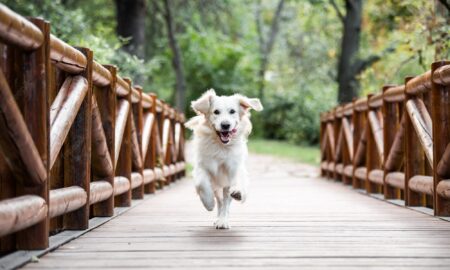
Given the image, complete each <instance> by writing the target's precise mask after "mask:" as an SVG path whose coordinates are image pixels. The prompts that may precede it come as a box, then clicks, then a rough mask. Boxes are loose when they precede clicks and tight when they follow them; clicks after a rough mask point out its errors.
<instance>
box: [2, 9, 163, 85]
mask: <svg viewBox="0 0 450 270" xmlns="http://www.w3.org/2000/svg"><path fill="white" fill-rule="evenodd" d="M4 3H5V5H7V6H8V7H10V8H11V9H13V10H14V11H16V12H18V13H19V14H21V15H24V16H33V17H42V18H45V19H46V20H48V21H50V23H51V33H52V34H54V35H55V36H57V37H58V38H60V39H62V40H63V41H65V42H67V43H69V44H71V45H73V46H80V47H88V48H90V49H91V50H93V51H94V58H95V59H96V60H97V61H99V62H100V63H104V64H114V65H117V66H118V67H120V71H119V72H120V74H121V75H122V76H123V77H131V78H135V77H137V76H145V75H146V74H148V73H149V72H151V71H152V69H153V68H154V67H155V66H157V65H156V63H155V62H154V61H147V62H146V61H144V60H142V59H138V58H137V57H136V56H134V55H130V54H129V53H127V52H125V51H123V50H120V47H121V46H122V45H123V44H124V43H125V42H126V40H121V39H120V38H119V37H118V36H117V35H116V33H115V27H116V21H115V8H114V2H112V1H107V0H95V1H88V0H79V1H61V0H40V1H24V0H6V1H4Z"/></svg>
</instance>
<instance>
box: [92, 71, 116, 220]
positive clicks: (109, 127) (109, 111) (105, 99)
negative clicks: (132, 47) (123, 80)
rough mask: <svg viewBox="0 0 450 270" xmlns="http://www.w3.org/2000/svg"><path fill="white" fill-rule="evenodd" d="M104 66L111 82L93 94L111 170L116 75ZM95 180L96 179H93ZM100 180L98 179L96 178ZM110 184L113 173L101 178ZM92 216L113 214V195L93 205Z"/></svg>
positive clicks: (112, 183) (95, 89)
mask: <svg viewBox="0 0 450 270" xmlns="http://www.w3.org/2000/svg"><path fill="white" fill-rule="evenodd" d="M105 68H106V69H107V70H108V71H109V72H110V73H111V83H110V84H109V85H108V86H105V87H101V88H100V87H94V94H95V97H96V99H97V104H98V108H99V111H100V115H101V118H102V126H103V131H104V132H105V137H106V143H107V145H108V149H109V154H110V156H111V160H112V161H113V162H112V165H113V172H114V171H115V164H114V163H115V162H114V160H115V157H114V153H115V151H114V139H115V138H114V134H115V132H114V130H115V119H116V76H117V74H116V73H117V68H116V67H114V66H110V65H105ZM94 180H97V179H94ZM98 180H100V179H98ZM101 180H105V181H107V182H108V183H110V184H111V186H112V187H113V189H114V174H113V175H111V176H110V177H107V178H106V179H105V178H102V179H101ZM92 210H93V216H96V217H108V216H112V215H114V195H111V197H109V198H108V199H107V200H105V201H103V202H99V203H97V204H94V205H93V209H92Z"/></svg>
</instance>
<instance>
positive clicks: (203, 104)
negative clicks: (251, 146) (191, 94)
mask: <svg viewBox="0 0 450 270" xmlns="http://www.w3.org/2000/svg"><path fill="white" fill-rule="evenodd" d="M191 106H192V109H194V111H195V112H196V113H197V114H203V115H204V116H205V119H206V121H208V122H209V124H210V125H211V127H212V128H213V129H214V130H215V132H216V133H217V136H218V137H219V139H220V141H221V142H222V143H223V144H228V143H229V142H230V141H231V138H232V137H233V136H234V135H235V134H236V133H237V132H238V130H239V123H240V122H241V120H242V118H243V117H244V116H246V115H247V114H248V112H249V111H250V109H253V110H255V111H261V110H262V109H263V107H262V105H261V102H260V101H259V99H257V98H248V97H246V96H243V95H240V94H234V95H232V96H217V95H216V92H215V91H214V89H210V90H208V91H206V92H205V93H204V94H203V95H202V96H201V97H200V98H199V99H197V100H195V101H193V102H192V104H191Z"/></svg>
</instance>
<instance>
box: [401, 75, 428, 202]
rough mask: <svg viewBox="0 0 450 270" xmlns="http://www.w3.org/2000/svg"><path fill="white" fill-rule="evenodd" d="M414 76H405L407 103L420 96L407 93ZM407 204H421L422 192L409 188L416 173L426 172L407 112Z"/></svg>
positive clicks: (422, 156) (419, 146)
mask: <svg viewBox="0 0 450 270" xmlns="http://www.w3.org/2000/svg"><path fill="white" fill-rule="evenodd" d="M412 78H413V77H406V78H405V97H406V98H405V104H406V102H408V100H411V99H414V98H418V97H417V96H412V95H409V94H408V93H407V89H408V84H407V83H408V81H409V80H411V79H412ZM405 117H406V121H405V154H406V155H405V205H407V206H420V205H421V194H419V193H417V192H414V191H412V190H410V189H409V180H410V179H411V177H413V176H414V175H420V174H424V162H425V161H424V154H423V150H422V149H421V144H420V142H419V139H418V137H417V134H416V131H415V130H414V127H413V125H412V123H411V118H410V117H409V115H408V114H407V113H406V114H405Z"/></svg>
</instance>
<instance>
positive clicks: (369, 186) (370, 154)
mask: <svg viewBox="0 0 450 270" xmlns="http://www.w3.org/2000/svg"><path fill="white" fill-rule="evenodd" d="M372 96H373V94H369V95H367V101H368V103H369V100H370V98H371V97H372ZM367 107H368V108H367V111H366V119H367V125H366V126H367V132H366V136H367V151H366V168H367V174H366V182H365V189H366V191H367V193H369V194H370V193H377V185H376V184H375V183H372V182H371V181H370V180H369V173H370V171H372V170H374V169H376V168H378V167H379V155H378V150H377V146H376V142H375V137H374V133H375V132H376V130H373V128H372V125H370V123H369V117H368V115H369V113H370V112H372V111H376V109H374V108H371V107H370V105H369V104H368V105H367Z"/></svg>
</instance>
